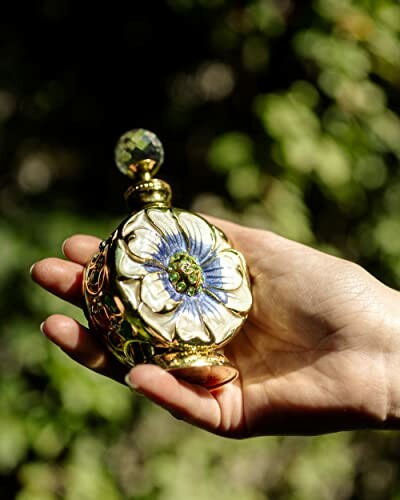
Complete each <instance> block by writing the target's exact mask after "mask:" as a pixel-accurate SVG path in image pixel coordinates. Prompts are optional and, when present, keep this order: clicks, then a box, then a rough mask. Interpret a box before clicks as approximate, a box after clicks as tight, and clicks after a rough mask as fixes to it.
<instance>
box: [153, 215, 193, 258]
mask: <svg viewBox="0 0 400 500" xmlns="http://www.w3.org/2000/svg"><path fill="white" fill-rule="evenodd" d="M147 215H148V217H149V219H150V220H151V222H152V223H153V224H154V225H155V226H156V227H157V228H158V229H159V230H160V231H161V233H162V235H163V236H164V239H165V240H166V242H167V245H168V250H169V254H170V255H169V257H170V256H171V255H172V254H174V253H175V252H179V251H186V250H187V241H186V238H185V235H184V234H183V232H182V229H181V228H180V227H179V226H178V223H177V221H176V218H175V217H174V215H173V213H172V211H171V210H161V209H148V211H147Z"/></svg>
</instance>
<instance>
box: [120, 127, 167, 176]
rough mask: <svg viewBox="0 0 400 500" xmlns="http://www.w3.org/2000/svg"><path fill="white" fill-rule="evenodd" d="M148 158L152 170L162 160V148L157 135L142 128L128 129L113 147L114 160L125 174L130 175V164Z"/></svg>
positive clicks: (156, 167)
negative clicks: (152, 166)
mask: <svg viewBox="0 0 400 500" xmlns="http://www.w3.org/2000/svg"><path fill="white" fill-rule="evenodd" d="M145 160H150V161H152V162H154V170H156V169H158V167H159V166H160V165H161V164H162V163H163V161H164V149H163V146H162V144H161V142H160V140H159V139H158V137H157V136H156V135H155V134H153V133H152V132H150V131H148V130H145V129H143V128H138V129H134V130H130V131H129V132H126V133H125V134H124V135H122V136H121V138H120V139H119V141H118V143H117V146H116V148H115V162H116V164H117V167H118V168H119V170H121V172H122V173H123V174H125V175H129V176H132V175H133V173H134V171H133V170H132V165H138V164H139V163H141V162H143V161H145Z"/></svg>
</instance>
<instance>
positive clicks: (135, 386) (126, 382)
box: [125, 373, 138, 391]
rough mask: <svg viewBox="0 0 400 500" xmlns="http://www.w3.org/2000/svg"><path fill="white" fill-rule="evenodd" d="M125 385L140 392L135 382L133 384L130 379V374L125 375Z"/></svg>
mask: <svg viewBox="0 0 400 500" xmlns="http://www.w3.org/2000/svg"><path fill="white" fill-rule="evenodd" d="M125 384H126V385H127V386H128V387H130V388H131V389H133V390H134V391H137V390H138V386H137V385H136V384H135V383H134V382H132V380H131V379H130V378H129V373H128V374H127V375H125Z"/></svg>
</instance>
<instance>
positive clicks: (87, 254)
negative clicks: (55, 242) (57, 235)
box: [62, 234, 101, 266]
mask: <svg viewBox="0 0 400 500" xmlns="http://www.w3.org/2000/svg"><path fill="white" fill-rule="evenodd" d="M100 241H101V240H100V239H99V238H96V237H95V236H88V235H83V234H75V235H74V236H71V237H70V238H68V239H67V240H65V241H64V244H63V249H62V250H63V254H64V255H65V256H66V257H67V258H68V259H70V260H72V261H73V262H76V263H77V264H81V265H82V266H85V265H86V264H87V263H88V262H89V260H90V259H91V258H92V256H93V255H94V254H95V253H96V252H97V251H98V250H99V243H100Z"/></svg>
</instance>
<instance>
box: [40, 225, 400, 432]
mask: <svg viewBox="0 0 400 500" xmlns="http://www.w3.org/2000/svg"><path fill="white" fill-rule="evenodd" d="M210 221H211V222H212V223H214V224H215V225H217V226H218V227H220V228H221V229H222V230H223V231H224V232H225V233H226V234H227V235H228V237H229V238H230V240H231V242H232V243H233V246H234V247H235V248H237V249H238V250H240V251H241V252H242V253H243V254H244V255H245V258H246V261H247V263H248V266H249V270H250V275H251V279H252V290H253V299H254V305H253V308H252V310H251V312H250V314H249V317H248V320H247V321H246V323H245V326H244V327H243V329H242V331H241V332H240V333H239V334H238V335H237V336H236V337H235V338H234V339H233V340H232V342H231V343H229V344H228V345H227V347H226V348H225V354H226V355H227V356H228V358H230V359H231V360H232V361H233V362H234V363H235V365H236V366H237V367H238V369H239V372H240V377H239V379H238V380H237V381H235V382H234V383H231V384H228V385H227V386H225V387H223V388H221V389H219V390H217V391H214V392H209V391H208V390H206V389H205V388H203V387H200V386H195V385H190V384H188V383H186V382H184V381H180V380H178V379H176V378H175V377H173V376H172V375H171V374H169V373H167V372H165V371H163V370H162V369H161V368H159V367H157V366H153V365H138V366H136V367H135V368H133V369H132V370H131V371H130V372H129V375H128V377H127V378H126V381H127V383H128V384H129V385H130V386H131V387H132V388H135V389H136V390H137V391H139V392H140V393H142V394H144V395H146V396H148V397H149V398H150V399H152V400H153V401H155V402H156V403H158V404H160V405H161V406H163V407H164V408H166V409H167V410H169V411H170V412H171V413H172V414H173V415H175V416H177V417H178V418H182V419H184V420H186V421H189V422H191V423H193V424H194V425H197V426H199V427H202V428H205V429H207V430H209V431H211V432H214V433H217V434H221V435H225V436H231V437H247V436H255V435H268V434H319V433H324V432H332V431H338V430H345V429H356V428H361V427H370V428H379V427H384V426H386V427H392V428H393V427H396V426H397V425H398V417H399V416H400V334H399V332H400V314H399V305H400V295H399V293H398V292H397V291H395V290H392V289H390V288H388V287H386V286H385V285H383V284H382V283H380V282H379V281H377V280H376V279H375V278H373V277H372V276H371V275H370V274H368V273H367V272H366V271H365V270H363V269H362V268H361V267H359V266H357V265H356V264H353V263H351V262H348V261H345V260H342V259H339V258H336V257H333V256H330V255H327V254H324V253H322V252H319V251H317V250H314V249H312V248H309V247H306V246H304V245H301V244H299V243H295V242H293V241H289V240H287V239H285V238H282V237H280V236H277V235H276V234H273V233H270V232H267V231H260V230H255V229H249V228H245V227H242V226H238V225H236V224H232V223H229V222H226V221H222V220H216V219H211V218H210ZM98 244H99V240H98V239H97V238H94V237H92V236H78V235H77V236H73V237H71V238H69V239H68V240H67V241H66V243H65V244H64V249H63V250H64V253H65V256H66V257H67V258H68V259H70V261H69V262H68V261H64V260H61V259H54V258H50V259H45V260H43V261H40V262H38V263H37V264H36V265H35V266H34V267H33V270H32V277H33V279H34V280H35V281H36V282H38V283H39V284H40V285H41V286H42V287H44V288H46V289H47V290H49V291H51V292H52V293H54V294H55V295H58V296H59V297H62V298H63V299H65V300H68V301H70V302H72V303H74V304H76V305H78V306H80V305H82V300H83V298H82V294H81V281H82V272H83V266H84V265H85V264H86V263H87V262H88V260H89V259H90V257H91V256H92V255H93V254H94V253H95V252H96V251H97V248H98ZM42 329H43V332H44V333H45V335H47V336H48V337H49V338H50V339H51V340H52V341H53V342H55V343H56V344H57V345H58V346H60V347H61V348H62V349H63V350H64V351H65V352H66V353H67V354H69V355H70V356H71V357H72V358H73V359H75V360H76V361H78V362H80V363H82V364H83V365H85V366H87V367H88V368H91V369H93V370H95V371H97V372H99V373H102V374H104V375H107V376H110V377H113V378H115V379H116V380H120V381H122V376H123V373H124V371H126V368H123V367H122V366H121V365H120V364H118V363H117V362H116V361H115V359H114V358H113V357H112V356H111V355H110V354H108V353H107V352H106V351H105V350H104V349H103V348H102V347H101V346H100V345H99V344H98V343H97V342H96V339H95V337H94V336H93V335H91V334H90V332H88V331H87V329H86V328H84V327H83V326H81V325H79V324H78V323H77V322H75V321H74V320H72V319H71V318H67V317H65V316H60V315H54V316H51V317H50V318H48V319H47V320H46V322H45V323H44V324H43V325H42Z"/></svg>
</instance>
